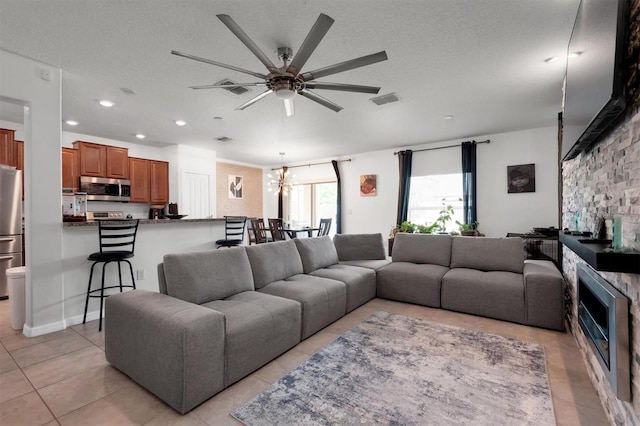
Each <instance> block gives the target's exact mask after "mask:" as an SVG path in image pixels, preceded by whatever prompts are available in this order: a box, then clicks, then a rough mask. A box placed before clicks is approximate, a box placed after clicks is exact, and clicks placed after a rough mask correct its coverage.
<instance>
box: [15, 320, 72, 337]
mask: <svg viewBox="0 0 640 426" xmlns="http://www.w3.org/2000/svg"><path fill="white" fill-rule="evenodd" d="M65 328H67V327H66V325H65V321H56V322H51V323H49V324H45V325H39V326H37V327H29V326H28V325H26V324H25V325H24V327H23V328H22V334H24V335H25V336H27V337H36V336H42V335H43V334H49V333H55V332H56V331H60V330H64V329H65Z"/></svg>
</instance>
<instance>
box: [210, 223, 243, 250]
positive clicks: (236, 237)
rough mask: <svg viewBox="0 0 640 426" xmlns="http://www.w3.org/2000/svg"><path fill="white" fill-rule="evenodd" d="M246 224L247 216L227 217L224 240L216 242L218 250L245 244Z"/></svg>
mask: <svg viewBox="0 0 640 426" xmlns="http://www.w3.org/2000/svg"><path fill="white" fill-rule="evenodd" d="M246 222H247V217H246V216H225V217H224V238H223V239H220V240H216V248H220V247H236V246H239V245H242V243H243V242H244V227H245V224H246Z"/></svg>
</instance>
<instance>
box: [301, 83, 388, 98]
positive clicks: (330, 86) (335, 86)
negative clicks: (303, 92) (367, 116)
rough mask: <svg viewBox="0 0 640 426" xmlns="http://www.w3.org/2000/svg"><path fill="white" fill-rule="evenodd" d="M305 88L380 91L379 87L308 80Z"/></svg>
mask: <svg viewBox="0 0 640 426" xmlns="http://www.w3.org/2000/svg"><path fill="white" fill-rule="evenodd" d="M305 86H306V88H307V89H321V90H340V91H343V92H357V93H371V94H373V95H377V94H378V92H379V91H380V88H379V87H373V86H360V85H357V84H342V83H319V82H315V81H310V82H308V83H306V84H305Z"/></svg>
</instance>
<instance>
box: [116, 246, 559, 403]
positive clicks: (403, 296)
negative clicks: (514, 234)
mask: <svg viewBox="0 0 640 426" xmlns="http://www.w3.org/2000/svg"><path fill="white" fill-rule="evenodd" d="M480 240H482V241H480ZM517 243H519V244H517ZM518 264H519V266H518ZM158 278H159V289H160V292H159V293H155V292H149V291H144V290H134V291H130V292H126V293H120V294H116V295H113V296H110V297H109V298H108V299H107V302H106V313H105V321H106V330H105V355H106V358H107V360H108V361H109V362H110V363H111V364H112V365H113V366H114V367H116V368H117V369H119V370H120V371H122V372H124V373H125V374H127V375H128V376H129V377H131V378H132V379H133V380H135V381H136V382H138V383H139V384H140V385H142V386H144V387H145V388H147V389H148V390H149V391H151V392H152V393H154V394H155V395H157V396H158V397H159V398H161V399H162V400H163V401H165V402H166V403H167V404H169V405H170V406H171V407H173V408H174V409H175V410H177V411H179V412H180V413H186V412H188V411H189V410H191V409H192V408H194V407H195V406H197V405H198V404H200V403H202V402H204V401H205V400H207V399H208V398H210V397H211V396H213V395H215V394H216V393H218V392H220V391H221V390H223V389H224V388H226V387H227V386H230V385H231V384H233V383H235V382H236V381H238V380H240V379H242V378H243V377H245V376H246V375H248V374H250V373H251V372H253V371H255V370H257V369H258V368H260V367H261V366H262V365H264V364H266V363H268V362H269V361H271V360H272V359H274V358H276V357H277V356H279V355H280V354H282V353H284V352H286V351H287V350H288V349H290V348H292V347H293V346H295V345H296V344H298V343H299V342H300V341H302V340H304V339H306V338H307V337H309V336H311V335H313V334H314V333H316V332H317V331H319V330H321V329H322V328H324V327H326V326H327V325H329V324H331V323H332V322H334V321H336V320H337V319H339V318H341V317H342V316H344V315H345V314H346V313H348V312H350V311H352V310H354V309H356V308H357V307H358V306H360V305H362V304H364V303H366V302H367V301H369V300H371V299H373V298H374V297H376V296H377V297H383V298H389V299H393V300H400V301H404V302H409V303H416V304H421V305H425V306H434V307H442V308H445V309H452V310H457V311H461V312H468V313H472V314H476V315H484V316H489V317H493V318H498V319H504V320H507V321H514V322H519V323H523V324H529V325H535V326H540V327H547V328H554V329H562V303H563V297H562V277H561V275H560V273H559V272H558V271H557V269H555V267H553V265H552V264H550V265H549V264H547V263H545V262H539V263H530V262H529V261H527V263H525V262H524V247H523V246H522V240H521V239H519V238H518V239H508V238H507V239H489V238H473V237H469V238H465V237H456V238H451V237H450V236H448V235H409V234H405V235H402V234H399V235H398V236H396V242H395V244H394V252H393V259H392V260H390V259H388V258H386V255H385V250H384V243H383V239H382V235H381V234H359V235H336V236H335V237H334V239H333V241H332V240H331V239H330V238H329V237H316V238H304V239H295V240H289V241H284V242H277V243H269V244H260V245H256V246H248V247H236V248H231V249H228V250H211V251H205V252H194V253H179V254H167V255H166V256H164V259H163V263H161V264H160V265H158ZM506 305H509V307H507V306H506Z"/></svg>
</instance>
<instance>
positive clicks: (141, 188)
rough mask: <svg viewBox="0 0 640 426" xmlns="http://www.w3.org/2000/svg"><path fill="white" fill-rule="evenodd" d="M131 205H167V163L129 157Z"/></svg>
mask: <svg viewBox="0 0 640 426" xmlns="http://www.w3.org/2000/svg"><path fill="white" fill-rule="evenodd" d="M129 177H130V180H131V200H130V202H132V203H151V204H167V203H169V163H167V162H166V161H157V160H147V159H145V158H136V157H129Z"/></svg>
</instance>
